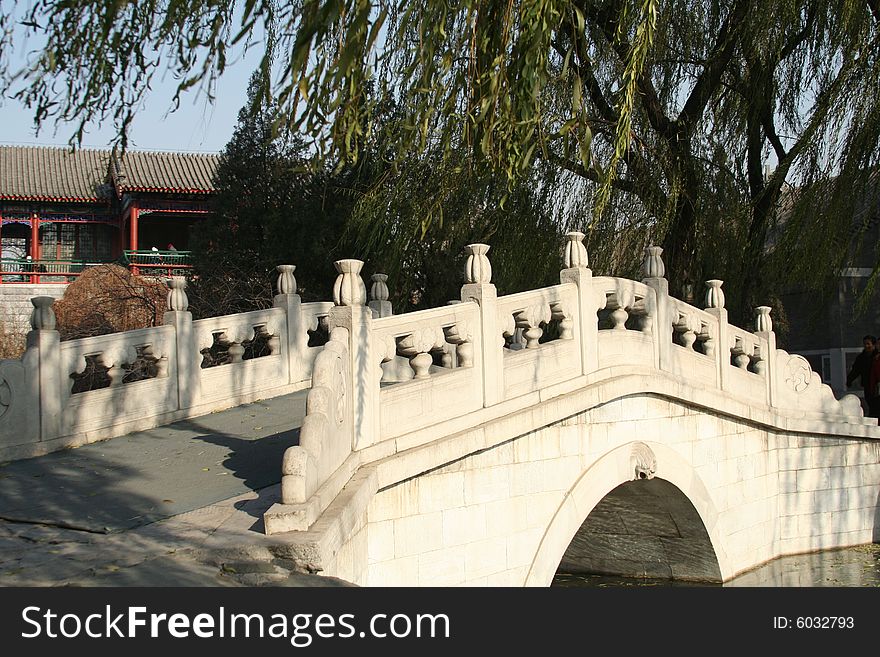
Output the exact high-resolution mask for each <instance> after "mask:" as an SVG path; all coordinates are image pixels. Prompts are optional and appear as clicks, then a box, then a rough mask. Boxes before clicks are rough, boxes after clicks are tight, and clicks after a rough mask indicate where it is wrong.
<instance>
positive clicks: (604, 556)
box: [0, 233, 880, 586]
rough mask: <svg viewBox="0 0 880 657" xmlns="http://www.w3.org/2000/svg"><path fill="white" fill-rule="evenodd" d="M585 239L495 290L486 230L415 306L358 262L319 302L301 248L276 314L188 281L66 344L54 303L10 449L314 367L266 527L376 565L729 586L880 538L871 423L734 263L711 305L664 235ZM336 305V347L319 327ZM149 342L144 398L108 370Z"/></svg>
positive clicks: (326, 556)
mask: <svg viewBox="0 0 880 657" xmlns="http://www.w3.org/2000/svg"><path fill="white" fill-rule="evenodd" d="M582 239H583V235H582V234H581V233H569V234H568V235H567V243H566V247H565V256H564V268H563V269H562V271H561V275H560V284H559V285H554V286H551V287H547V288H542V289H538V290H531V291H528V292H522V293H518V294H513V295H508V296H502V297H498V296H497V294H496V290H495V286H494V285H493V284H492V283H491V265H490V264H489V259H488V255H487V252H488V249H489V247H488V246H486V245H479V244H477V245H471V246H469V247H468V249H467V251H468V260H467V265H466V276H467V283H466V284H465V285H464V286H463V287H462V291H461V299H460V300H456V301H454V302H450V303H449V304H448V305H446V306H444V307H441V308H434V309H430V310H425V311H420V312H416V313H410V314H405V315H399V316H394V315H391V313H390V308H389V304H388V302H387V297H388V294H387V288H386V287H385V280H384V277H382V276H381V275H378V276H374V280H373V286H372V291H371V297H372V300H371V301H370V302H369V305H367V292H366V288H365V286H364V283H363V281H362V280H361V278H360V268H361V265H362V263H361V262H360V261H357V260H343V261H339V262H338V263H337V269H338V270H339V272H340V273H339V277H338V279H337V282H336V285H335V290H334V302H333V304H330V303H327V304H301V303H300V302H299V298H298V297H297V296H296V295H295V294H294V293H293V292H294V290H295V281H293V273H292V272H293V268H292V267H289V266H286V268H285V267H282V268H280V269H281V271H282V274H281V280H280V283H279V295H278V297H276V300H275V307H274V308H272V309H269V310H266V311H260V312H259V313H245V314H243V315H241V316H230V317H224V318H212V319H211V320H199V321H198V322H193V321H192V319H191V316H189V313H188V312H187V311H186V298H185V294H184V293H183V288H182V283H176V284H175V285H176V287H175V288H174V289H172V293H171V294H170V295H169V312H168V314H166V326H163V327H159V328H158V329H149V330H145V331H142V332H141V333H139V334H138V335H137V336H135V337H119V336H117V337H116V338H115V341H114V340H113V339H111V338H109V337H107V336H105V337H104V341H105V342H107V344H106V345H104V343H101V342H100V340H101V339H89V340H92V342H89V343H87V344H77V345H72V346H68V347H66V351H65V350H64V349H62V350H60V351H61V353H62V356H61V358H60V359H59V356H58V352H59V349H58V345H57V344H53V341H54V340H57V338H56V337H53V333H54V331H52V328H53V327H52V326H48V324H49V323H51V321H50V318H43V319H41V317H40V308H39V302H37V303H36V305H37V306H38V307H37V312H35V319H34V331H32V333H31V334H30V336H29V345H30V347H29V349H28V352H27V353H26V354H25V356H24V358H23V359H22V361H20V362H19V361H4V362H2V363H0V422H3V420H4V418H3V415H6V418H5V419H6V425H5V426H7V427H9V426H12V424H13V423H17V424H16V426H17V427H18V428H19V430H18V431H17V432H16V437H15V438H13V439H10V438H9V435H4V433H3V432H4V429H3V428H2V426H0V440H2V443H0V444H2V448H0V457H2V456H5V457H7V458H9V457H12V458H15V457H20V456H23V455H32V454H33V453H39V452H41V451H49V450H50V449H54V448H57V447H59V446H64V445H69V444H77V443H78V442H87V441H89V440H92V439H101V438H106V437H112V436H113V435H119V434H120V433H122V432H124V431H130V430H132V429H133V428H141V427H144V426H155V425H156V424H161V423H163V422H167V421H170V420H172V419H177V418H180V417H186V416H191V415H194V414H198V413H202V412H207V411H209V410H211V409H212V408H216V407H218V405H225V406H229V405H232V404H234V403H241V402H244V401H250V400H252V399H258V398H261V397H267V396H274V395H280V394H283V393H284V392H288V391H290V390H296V389H302V388H307V387H310V390H309V393H308V402H307V414H306V417H305V419H304V421H303V425H302V430H301V434H300V444H299V445H298V446H296V447H292V448H290V449H288V451H287V453H286V454H285V456H284V462H283V464H279V465H280V466H281V468H282V474H283V479H282V500H281V503H279V504H276V505H275V506H273V507H272V508H271V509H270V510H269V511H268V512H267V513H266V515H265V517H264V520H265V527H266V531H267V532H268V533H273V534H282V533H283V534H284V535H285V539H286V540H287V543H288V545H289V550H290V556H292V557H295V558H297V559H299V560H300V561H302V562H303V563H304V564H306V565H308V566H310V567H311V568H314V569H316V570H320V571H321V572H323V573H325V574H328V575H335V576H338V577H341V578H344V579H347V580H350V581H352V582H355V583H358V584H365V585H460V584H464V585H511V586H521V585H536V586H545V585H547V584H549V583H550V581H551V580H552V578H553V576H554V574H555V573H556V572H557V569H558V568H559V567H560V564H562V566H563V567H564V568H565V569H566V570H570V571H578V570H585V571H598V572H609V573H618V574H629V575H655V576H673V577H679V578H685V579H687V578H692V579H715V580H727V579H729V578H731V577H733V576H734V575H736V574H738V573H740V572H742V571H744V570H747V569H749V568H751V567H754V566H756V565H758V564H760V563H762V562H764V561H767V560H769V559H772V558H774V557H777V556H780V555H783V554H791V553H798V552H805V551H810V550H816V549H823V548H831V547H841V546H847V545H856V544H863V543H870V542H872V541H875V540H877V539H878V537H880V517H878V495H880V441H878V439H880V428H878V426H877V421H876V420H874V419H871V418H864V417H863V415H862V409H861V406H860V402H859V400H858V399H857V398H856V397H854V396H851V395H850V396H846V397H844V398H843V399H841V400H837V399H835V397H834V395H833V393H832V392H831V390H830V389H829V388H828V387H827V386H825V385H823V384H822V383H821V381H820V379H819V376H818V375H817V374H816V373H814V372H812V371H811V369H810V366H809V364H808V363H807V361H806V360H805V359H804V358H802V357H800V356H797V355H791V354H788V353H786V352H785V351H783V350H781V349H777V347H776V338H775V335H774V333H773V327H772V321H771V319H770V309H769V308H768V307H763V306H762V307H759V308H757V309H756V320H755V326H754V329H755V330H754V331H748V330H745V329H742V328H739V327H736V326H733V325H731V324H730V323H729V322H728V319H727V311H726V310H725V308H724V294H723V292H722V283H721V281H717V280H714V281H708V282H707V290H706V296H705V304H704V305H705V308H702V309H700V308H696V307H694V306H691V305H688V304H686V303H684V302H682V301H680V300H678V299H675V298H673V297H670V296H669V294H668V285H667V281H666V279H665V278H664V270H663V263H662V260H661V250H660V249H659V248H658V247H649V248H648V249H647V250H646V254H645V260H644V263H643V268H642V275H643V278H642V280H641V281H633V280H628V279H622V278H615V277H604V276H603V277H598V276H593V275H592V272H591V270H590V269H589V268H588V266H587V253H586V250H585V248H584V246H583V244H582ZM321 322H323V323H324V324H325V326H326V327H327V329H328V330H329V336H330V339H329V341H328V342H327V343H326V345H324V346H323V347H308V339H307V335H306V333H307V331H308V330H314V328H315V327H316V326H317V325H318V324H319V323H321ZM260 331H262V332H263V333H264V334H265V335H266V336H269V337H268V342H267V344H268V345H269V347H268V351H269V353H268V355H267V356H266V357H264V358H255V359H251V360H245V361H242V360H241V357H240V355H239V357H238V359H237V360H236V358H235V357H234V356H235V354H237V353H238V351H237V349H232V350H231V351H230V353H232V354H233V358H232V362H231V363H230V364H228V365H226V366H225V367H224V368H216V369H218V370H220V369H223V370H224V372H223V373H211V372H207V371H206V370H204V369H202V370H199V369H198V368H197V367H196V366H195V365H194V363H195V362H196V355H197V354H198V353H200V352H203V351H204V350H205V346H204V344H207V343H206V342H205V341H206V340H208V339H209V337H210V336H212V335H213V336H215V338H216V335H217V334H218V333H219V334H220V335H221V336H226V338H227V342H229V343H232V344H233V345H241V344H243V343H246V342H247V340H248V339H249V337H248V336H251V337H252V336H253V335H254V334H256V333H259V332H260ZM129 333H137V332H129ZM56 335H57V334H56ZM120 336H127V334H120ZM73 342H77V343H80V342H83V341H73ZM99 343H100V344H99ZM64 344H66V345H69V343H64ZM144 345H146V349H147V352H148V353H149V354H150V355H151V357H152V358H153V359H154V360H155V362H156V363H159V364H160V365H161V367H157V368H156V371H157V372H158V373H157V375H156V377H154V378H153V379H151V380H149V381H141V382H139V383H137V384H133V385H132V386H131V387H134V385H137V386H141V388H140V391H139V394H138V396H139V398H140V400H141V403H140V404H139V405H137V408H134V407H133V406H132V407H130V406H127V404H128V403H129V402H128V401H127V399H128V397H127V396H126V388H128V387H129V386H127V385H122V376H121V374H119V375H118V376H117V377H116V378H114V375H113V367H120V363H123V360H124V359H125V358H128V359H129V360H128V361H126V362H130V361H131V359H132V358H133V357H134V356H135V355H136V353H137V354H142V353H144V349H145V347H144ZM62 347H63V345H62ZM98 348H104V349H106V353H107V354H108V356H107V358H106V359H105V360H104V362H105V364H108V366H110V361H112V363H113V366H112V367H111V369H110V375H111V379H113V383H112V385H111V386H110V387H109V388H107V389H106V390H98V391H93V392H88V393H86V394H85V395H79V396H80V397H83V398H86V397H88V399H87V400H85V401H82V402H80V401H78V400H76V403H77V404H81V405H82V406H83V407H85V405H86V402H88V405H89V408H90V409H91V413H90V414H87V413H81V414H77V413H74V412H71V409H70V404H71V403H73V402H70V399H71V398H73V397H77V395H71V394H70V393H69V391H66V390H65V389H64V388H65V385H66V384H64V383H58V384H56V383H53V381H54V380H55V378H58V379H61V380H62V381H63V380H64V378H63V377H58V376H56V375H55V374H54V373H55V372H56V371H61V372H65V367H66V368H67V370H66V371H67V372H70V371H80V370H76V369H75V368H76V367H77V366H80V367H81V366H82V360H83V359H85V357H86V356H87V355H89V353H88V352H89V350H91V351H92V352H95V351H96V350H97V349H98ZM126 349H128V355H127V356H126V355H125V352H126ZM138 350H139V351H138ZM135 352H136V353H135ZM117 353H120V354H123V355H116V354H117ZM53 354H54V355H53ZM65 358H66V360H65ZM53 359H54V360H53ZM65 363H66V364H65ZM71 367H73V368H74V369H73V370H71V369H70V368H71ZM206 372H207V373H206ZM53 377H54V378H53ZM205 377H213V378H211V379H210V380H208V379H206V378H205ZM117 379H118V380H117ZM52 386H56V387H57V388H58V390H60V392H58V393H57V396H53V394H55V393H53V392H52V391H53V390H55V388H53V387H52ZM224 386H225V387H224ZM47 390H48V392H47ZM28 395H31V396H32V397H31V398H30V399H34V398H35V399H36V402H35V403H32V404H31V406H30V407H28V406H27V404H24V405H22V404H21V403H20V400H21V399H25V400H27V399H28ZM145 395H153V396H154V397H155V399H156V400H157V401H156V404H154V405H149V404H146V405H145V404H143V399H144V396H145ZM17 400H18V403H17ZM161 404H164V406H161ZM157 407H159V408H161V411H156V410H155V408H157ZM144 408H153V410H152V411H144V410H143V409H144ZM95 409H98V410H95ZM87 418H88V419H87ZM22 427H25V428H26V430H24V431H22V430H21V428H22ZM33 427H36V429H33ZM15 441H18V442H17V443H15ZM11 443H15V444H11ZM4 450H5V451H4Z"/></svg>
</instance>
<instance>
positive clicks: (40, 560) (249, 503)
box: [0, 485, 351, 587]
mask: <svg viewBox="0 0 880 657" xmlns="http://www.w3.org/2000/svg"><path fill="white" fill-rule="evenodd" d="M279 495H280V485H274V486H270V487H268V488H265V489H262V490H259V491H250V492H248V493H245V494H243V495H239V496H236V497H233V498H230V499H227V500H223V501H221V502H217V503H214V504H211V505H209V506H208V507H204V508H200V509H195V510H193V511H190V512H188V513H184V514H180V515H178V516H175V517H172V518H167V519H165V520H161V521H158V522H154V523H151V524H149V525H145V526H141V527H136V528H134V529H130V530H127V531H120V532H117V533H112V534H101V533H92V532H84V531H76V530H71V529H64V528H59V527H50V526H42V525H31V524H28V523H14V522H3V521H0V586H40V587H52V586H200V587H207V586H223V587H232V586H235V587H238V586H283V587H298V586H307V587H314V586H351V584H350V583H348V582H345V581H343V580H340V579H337V578H334V577H324V576H321V575H319V574H315V573H313V572H312V571H310V569H309V567H308V565H307V564H302V563H299V562H297V561H296V560H294V559H291V558H290V557H289V555H290V553H291V551H290V550H289V549H288V548H289V545H288V543H289V539H288V538H286V537H285V536H284V535H279V536H266V535H265V534H263V533H262V521H261V520H260V517H261V516H262V513H263V512H264V511H265V510H266V509H268V508H269V506H271V505H272V504H274V503H275V502H276V501H277V500H278V499H279ZM35 530H36V531H35Z"/></svg>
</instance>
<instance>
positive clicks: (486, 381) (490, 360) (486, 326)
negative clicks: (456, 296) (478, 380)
mask: <svg viewBox="0 0 880 657" xmlns="http://www.w3.org/2000/svg"><path fill="white" fill-rule="evenodd" d="M464 251H465V253H466V254H467V256H468V258H467V263H466V264H465V284H464V285H463V286H462V288H461V300H462V301H475V302H476V303H477V305H478V306H479V308H480V334H481V338H482V339H481V344H482V346H483V358H482V361H483V406H484V407H488V406H492V405H494V404H497V403H498V402H500V401H501V400H502V398H503V396H504V338H503V336H502V332H501V325H500V324H499V321H498V290H497V289H496V288H495V285H493V284H492V282H491V281H492V265H491V264H490V263H489V258H488V257H487V256H486V253H488V251H489V245H488V244H468V245H467V246H466V247H465V248H464Z"/></svg>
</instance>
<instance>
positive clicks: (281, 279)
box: [269, 265, 311, 383]
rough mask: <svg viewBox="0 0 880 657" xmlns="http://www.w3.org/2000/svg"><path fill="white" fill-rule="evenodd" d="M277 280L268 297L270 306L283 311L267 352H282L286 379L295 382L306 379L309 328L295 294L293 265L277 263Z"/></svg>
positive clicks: (294, 266) (294, 268) (307, 372)
mask: <svg viewBox="0 0 880 657" xmlns="http://www.w3.org/2000/svg"><path fill="white" fill-rule="evenodd" d="M275 270H276V271H277V272H278V279H277V281H276V284H275V287H276V289H277V290H278V294H276V295H275V296H274V297H273V298H272V306H273V307H274V308H280V309H281V310H282V311H284V324H283V325H282V326H283V327H284V328H283V334H282V335H278V332H277V331H276V333H275V335H273V336H272V337H271V338H269V351H270V353H271V354H273V355H274V354H279V353H285V352H286V353H285V355H286V357H287V358H286V360H287V380H288V381H289V382H290V383H298V382H300V381H305V380H306V379H308V378H309V376H310V375H311V373H310V372H309V370H308V363H309V362H310V359H309V358H308V349H309V327H308V326H307V325H306V321H305V317H303V313H302V298H301V297H300V296H299V295H298V294H297V293H296V278H295V277H294V275H293V272H294V271H295V270H296V265H278V266H276V267H275Z"/></svg>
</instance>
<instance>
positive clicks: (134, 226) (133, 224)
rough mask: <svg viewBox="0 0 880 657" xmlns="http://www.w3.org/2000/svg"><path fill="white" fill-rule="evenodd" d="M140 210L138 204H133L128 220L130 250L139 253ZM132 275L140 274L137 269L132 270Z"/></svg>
mask: <svg viewBox="0 0 880 657" xmlns="http://www.w3.org/2000/svg"><path fill="white" fill-rule="evenodd" d="M139 212H140V211H139V209H138V206H137V204H132V206H131V210H130V211H129V215H128V217H129V219H128V230H129V233H128V248H129V249H131V250H132V251H137V248H138V214H139ZM131 273H132V274H137V273H138V268H137V267H132V268H131Z"/></svg>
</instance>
